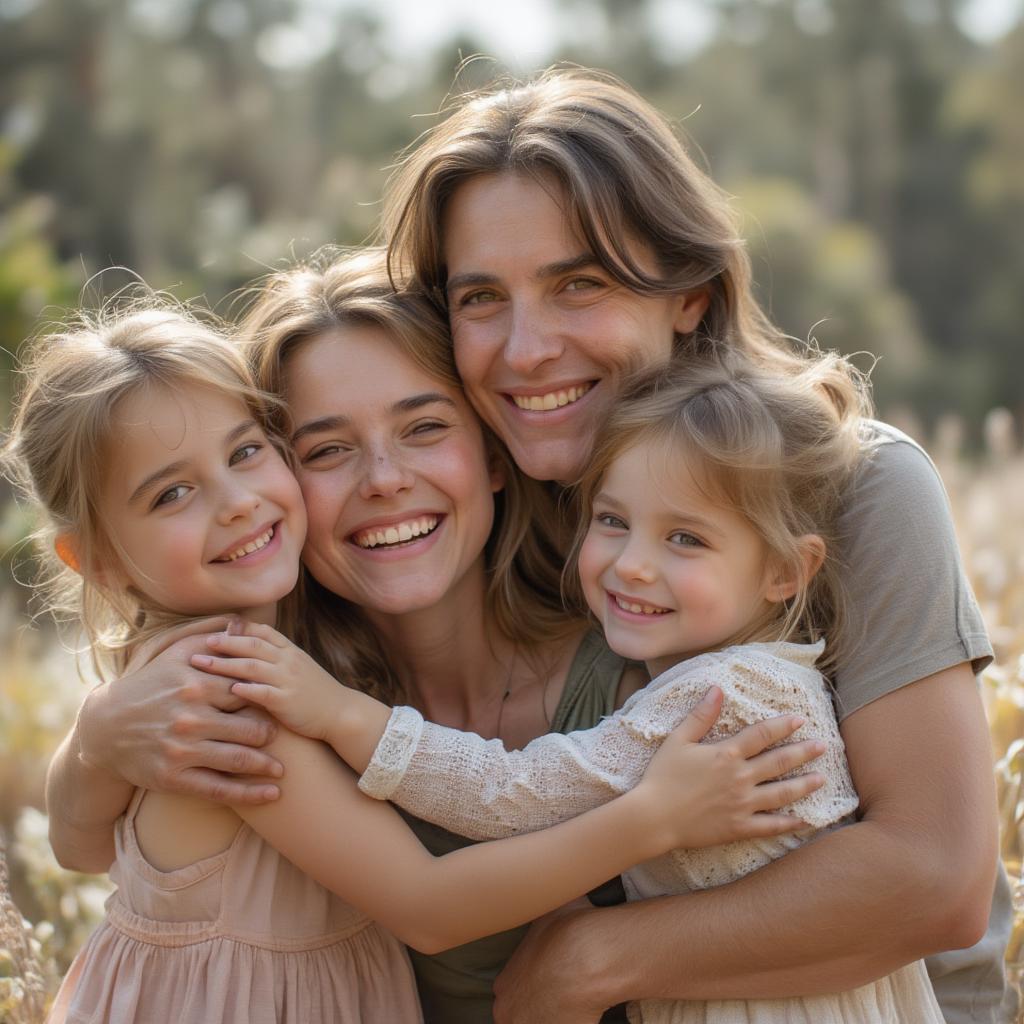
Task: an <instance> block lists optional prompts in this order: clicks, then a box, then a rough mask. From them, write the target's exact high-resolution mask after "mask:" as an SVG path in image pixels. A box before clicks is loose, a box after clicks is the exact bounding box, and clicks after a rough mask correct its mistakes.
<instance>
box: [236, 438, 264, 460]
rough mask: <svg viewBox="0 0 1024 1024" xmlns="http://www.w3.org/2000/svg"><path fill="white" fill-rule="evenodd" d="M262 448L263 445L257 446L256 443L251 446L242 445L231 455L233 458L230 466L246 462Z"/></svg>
mask: <svg viewBox="0 0 1024 1024" xmlns="http://www.w3.org/2000/svg"><path fill="white" fill-rule="evenodd" d="M262 447H263V445H261V444H257V443H256V442H255V441H253V442H251V443H250V444H243V445H241V447H239V448H236V449H235V450H234V451H233V452H232V453H231V458H230V459H228V465H229V466H234V465H237V464H238V463H239V462H244V461H245V460H246V459H251V458H252V457H253V456H254V455H255V454H256V453H257V452H258V451H259V450H260V449H261V448H262Z"/></svg>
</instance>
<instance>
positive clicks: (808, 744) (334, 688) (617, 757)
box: [193, 626, 851, 846]
mask: <svg viewBox="0 0 1024 1024" xmlns="http://www.w3.org/2000/svg"><path fill="white" fill-rule="evenodd" d="M214 643H215V648H214V649H217V650H219V653H220V654H221V655H230V656H228V657H223V656H222V657H212V656H208V655H207V656H199V657H195V658H193V664H197V665H202V666H203V667H205V668H207V669H209V670H210V671H212V672H223V673H225V674H230V675H232V676H234V677H235V678H238V679H240V680H258V681H257V682H239V683H236V684H235V686H234V692H235V693H239V694H242V695H244V696H246V697H248V698H249V699H251V700H253V701H255V702H258V703H259V704H261V705H262V706H263V707H265V708H266V709H267V710H269V711H270V712H271V713H273V714H275V715H277V716H279V717H280V718H281V720H282V721H283V722H284V724H285V725H287V726H288V727H289V728H291V729H294V730H295V731H297V732H300V733H302V734H303V735H306V736H310V737H312V738H314V739H322V740H324V741H325V742H327V743H329V744H330V745H331V746H332V747H333V748H334V750H335V751H336V752H337V753H338V755H339V756H341V757H342V758H344V759H345V760H346V761H348V762H349V764H351V765H352V766H353V767H354V768H360V769H361V768H364V767H365V766H366V765H367V762H368V761H369V767H368V768H367V770H366V771H365V773H364V775H363V778H362V779H361V780H360V784H359V785H360V788H361V789H362V790H363V791H364V792H366V793H368V794H369V795H371V796H374V797H376V798H377V799H381V800H391V801H392V802H393V803H397V804H398V805H399V806H401V807H403V808H405V809H406V810H408V811H410V812H412V813H413V814H415V815H417V816H418V817H421V818H425V819H426V820H428V821H432V822H434V823H436V824H438V825H442V826H443V827H445V828H447V829H449V830H450V831H453V832H458V833H460V834H461V835H465V836H468V837H470V838H472V839H500V838H505V837H508V836H513V835H518V834H520V833H523V832H532V831H535V830H536V829H540V828H547V827H549V826H551V825H554V824H557V823H558V822H561V821H566V820H568V819H569V818H572V817H575V816H576V815H578V814H582V813H584V812H585V811H588V810H590V809H592V808H594V807H598V806H600V805H601V804H604V803H607V802H608V801H609V800H611V799H613V798H614V797H616V796H618V795H620V794H622V793H625V792H628V791H629V790H630V789H632V788H633V786H635V785H636V784H637V783H638V782H639V781H640V779H641V777H642V776H643V774H644V771H645V770H646V768H647V765H648V764H649V763H650V761H651V758H652V757H653V756H654V753H655V751H657V749H658V746H659V744H660V743H661V741H662V740H664V738H665V737H666V736H667V735H668V734H669V733H670V732H671V731H672V729H674V728H675V727H676V726H677V725H679V724H680V723H681V722H682V721H683V719H684V718H685V717H686V715H687V714H688V713H689V712H690V711H691V710H692V709H693V708H694V707H695V706H696V705H697V704H698V702H699V701H700V700H701V698H703V697H704V695H705V694H706V693H707V692H708V691H709V689H710V688H711V687H712V686H714V685H715V684H716V683H721V684H722V685H723V686H724V687H725V689H726V697H727V707H729V709H730V713H731V714H734V715H735V714H736V710H737V709H739V708H740V707H741V706H742V707H743V712H742V713H741V714H740V715H739V718H738V721H739V723H740V724H744V725H746V724H750V725H751V727H750V728H747V729H745V730H743V731H741V732H740V733H738V734H737V735H735V736H731V737H729V738H728V739H725V740H723V741H722V742H720V743H717V744H714V745H707V744H705V745H700V746H698V745H696V744H694V745H692V747H691V749H689V750H687V751H686V752H685V754H684V755H683V756H682V757H681V758H680V774H679V777H678V780H677V792H676V794H675V795H676V797H677V798H678V799H679V800H680V801H681V802H682V803H683V804H684V811H683V814H684V815H685V822H686V827H685V829H684V831H683V832H682V833H681V835H682V841H681V842H680V845H681V846H710V845H714V844H717V843H723V842H728V841H730V840H732V839H736V838H740V837H748V836H771V835H777V834H779V833H781V832H786V831H792V830H794V829H797V828H800V827H801V826H802V824H803V821H801V819H800V818H799V817H796V816H794V815H799V814H803V813H804V812H805V810H806V808H804V807H802V806H799V805H798V807H797V808H796V809H795V810H794V811H793V813H792V814H772V813H769V812H771V811H773V810H774V809H775V808H777V807H780V806H782V805H783V804H787V803H792V802H794V801H797V800H799V799H800V798H801V797H804V796H805V795H806V794H808V793H810V792H811V791H812V790H815V789H817V788H818V786H820V785H821V779H820V778H819V777H818V776H817V775H809V776H804V777H800V778H796V779H787V780H785V781H780V782H770V781H768V780H771V779H774V778H776V777H777V776H779V775H781V774H783V773H785V772H786V771H788V770H790V769H792V768H794V767H796V766H798V765H800V764H803V763H804V762H806V761H807V760H809V759H811V758H813V757H816V756H817V755H818V754H819V753H821V750H822V749H823V746H821V747H819V744H818V742H817V740H818V738H823V737H824V728H819V727H818V726H819V725H821V726H822V727H824V726H825V724H826V720H827V724H828V726H830V727H831V730H832V733H833V734H835V722H834V718H833V716H832V711H831V707H830V706H829V703H828V698H827V696H825V694H824V691H823V689H822V685H823V684H822V682H821V679H820V677H819V676H817V674H816V673H814V672H810V675H811V677H812V682H813V684H814V685H815V686H816V687H817V699H816V700H815V699H811V694H809V693H804V692H803V691H801V696H802V697H803V698H805V700H804V701H803V702H801V701H800V700H798V699H796V698H794V701H793V703H792V706H788V707H785V708H781V709H780V708H779V707H778V702H775V709H774V710H773V709H771V708H769V707H768V706H766V705H765V704H764V703H763V702H761V701H760V700H759V699H758V698H757V697H754V698H751V699H750V700H747V701H746V703H744V698H743V696H742V695H741V694H739V693H738V692H735V691H732V690H731V689H730V687H729V685H728V684H727V683H725V682H724V680H726V679H729V677H730V675H731V672H732V667H731V666H732V662H733V661H734V660H735V658H734V657H730V656H724V657H723V656H717V655H709V656H706V657H704V658H701V659H697V660H695V661H694V662H692V663H688V664H687V665H685V666H681V667H679V668H677V669H675V670H673V671H672V672H669V673H665V674H664V675H663V676H660V677H659V679H658V680H656V681H655V682H653V683H652V684H650V685H649V686H648V687H645V688H644V689H643V690H641V691H640V692H639V693H637V694H635V695H634V696H633V697H632V698H631V699H630V700H629V702H628V703H627V705H626V707H625V708H624V709H623V710H622V711H621V712H618V713H616V714H615V715H613V716H611V717H610V718H607V719H605V720H604V721H603V722H601V723H600V724H599V725H598V726H596V727H595V728H594V729H590V730H586V731H581V732H576V733H572V734H570V735H568V736H563V735H560V734H557V733H552V734H549V735H546V736H541V737H539V738H538V739H535V740H533V741H532V742H531V743H530V744H529V745H528V746H527V747H526V748H525V749H524V750H517V751H507V750H506V749H505V748H504V746H503V745H502V743H501V741H500V740H484V739H482V738H481V737H480V736H477V735H476V734H474V733H466V732H459V731H458V730H455V729H447V728H445V727H443V726H439V725H434V724H433V723H430V722H424V721H423V718H422V716H420V714H419V713H418V712H416V711H414V710H413V709H412V708H396V709H395V710H394V711H393V712H390V711H389V709H388V708H386V707H385V706H384V705H382V704H380V703H379V702H377V701H375V700H373V699H372V698H370V697H367V696H366V695H365V694H360V693H357V692H355V691H353V690H350V689H348V688H346V687H343V686H339V685H338V683H337V682H336V681H335V680H334V679H333V678H332V677H331V676H330V675H329V674H328V673H326V672H325V671H324V670H323V669H321V668H320V667H319V666H318V665H317V664H316V663H315V662H314V661H313V660H312V659H311V658H310V657H309V656H308V655H306V654H304V653H303V652H302V651H300V650H299V649H298V648H296V647H295V646H294V645H293V644H291V643H290V642H289V641H288V640H286V639H285V638H284V637H283V636H281V635H280V634H278V633H276V632H275V631H274V630H272V629H270V628H269V627H266V626H250V627H247V628H246V635H244V636H235V637H228V638H223V637H215V638H211V645H214ZM766 660H768V661H770V662H772V663H773V664H774V663H776V662H777V661H778V659H775V658H768V659H766ZM791 667H792V666H791ZM784 669H785V665H784V666H783V670H784ZM746 671H750V672H753V669H746ZM803 671H805V672H806V671H808V670H807V669H804V670H803ZM754 675H755V676H756V673H754ZM779 710H784V711H786V712H788V713H790V714H789V717H782V718H780V717H777V716H778V714H779ZM773 715H774V716H776V717H774V718H773V719H772V721H767V719H769V718H772V716H773ZM795 715H800V716H802V717H803V718H804V719H806V720H807V721H808V722H809V723H810V724H809V725H808V726H807V727H806V728H805V730H804V734H803V735H801V737H800V739H801V740H802V742H799V743H794V744H790V745H788V746H786V747H784V748H782V749H778V750H772V751H769V752H767V753H762V751H764V750H765V748H767V747H769V746H771V745H772V744H773V743H776V742H779V741H780V740H782V739H785V738H786V737H787V736H789V734H790V733H791V732H792V731H793V730H794V729H795V728H796V726H797V723H796V722H795V721H794V718H793V716H795ZM752 723H757V724H756V725H754V724H752ZM713 735H715V737H716V738H719V739H720V738H721V736H722V735H724V734H723V733H722V732H721V730H720V729H719V727H718V726H715V729H714V732H713ZM805 737H807V738H805ZM378 738H380V742H379V743H378V742H377V741H378ZM835 741H836V745H838V746H840V747H841V744H839V741H838V736H835ZM375 744H376V750H374V746H375ZM371 754H372V759H371ZM850 809H851V808H850V807H849V806H847V807H846V808H845V810H844V812H843V813H846V812H848V811H849V810H850ZM680 824H681V826H682V825H683V824H684V819H681V821H680ZM818 824H824V822H818Z"/></svg>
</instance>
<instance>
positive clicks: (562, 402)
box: [508, 381, 594, 412]
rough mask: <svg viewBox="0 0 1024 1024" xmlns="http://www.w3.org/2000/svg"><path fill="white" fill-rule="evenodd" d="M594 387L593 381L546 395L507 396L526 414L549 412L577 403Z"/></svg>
mask: <svg viewBox="0 0 1024 1024" xmlns="http://www.w3.org/2000/svg"><path fill="white" fill-rule="evenodd" d="M593 386H594V382H593V381H589V382H588V383H586V384H578V385H576V386H575V387H571V388H563V389H560V390H558V391H549V392H548V393H547V394H546V395H509V396H508V397H509V398H511V399H512V402H513V404H514V405H515V406H516V407H517V408H519V409H525V410H526V411H527V412H550V411H551V410H552V409H561V408H562V407H563V406H566V405H572V404H573V402H578V401H579V400H580V399H581V398H582V397H583V396H584V395H585V394H586V393H587V392H588V391H590V389H591V388H592V387H593Z"/></svg>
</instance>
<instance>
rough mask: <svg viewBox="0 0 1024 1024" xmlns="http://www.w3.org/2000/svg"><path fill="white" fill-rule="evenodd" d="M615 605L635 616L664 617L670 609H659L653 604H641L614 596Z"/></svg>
mask: <svg viewBox="0 0 1024 1024" xmlns="http://www.w3.org/2000/svg"><path fill="white" fill-rule="evenodd" d="M613 597H614V598H615V603H616V604H617V605H618V606H619V607H620V608H621V609H622V610H623V611H624V612H632V613H633V614H634V615H664V614H665V613H666V612H667V611H669V609H668V608H658V607H656V606H655V605H653V604H640V602H639V601H627V600H626V599H625V598H622V597H619V596H618V595H617V594H614V595H613Z"/></svg>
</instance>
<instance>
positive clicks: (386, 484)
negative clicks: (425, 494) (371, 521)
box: [359, 446, 413, 498]
mask: <svg viewBox="0 0 1024 1024" xmlns="http://www.w3.org/2000/svg"><path fill="white" fill-rule="evenodd" d="M362 470H363V472H362V475H361V478H360V482H359V490H360V494H361V496H362V497H364V498H370V497H374V496H378V497H381V496H383V497H388V496H390V495H393V494H398V493H399V492H400V491H404V490H407V489H408V488H410V487H411V486H412V484H413V474H412V472H411V471H410V469H409V467H408V466H407V465H406V463H405V460H404V459H402V457H401V454H400V453H398V452H395V451H393V450H392V449H391V448H390V447H386V446H381V447H380V448H375V449H373V450H371V451H368V452H367V453H366V455H365V457H364V460H363V467H362Z"/></svg>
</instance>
